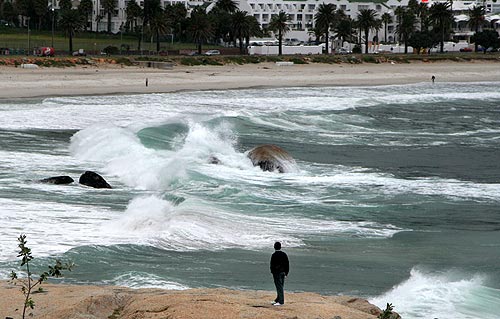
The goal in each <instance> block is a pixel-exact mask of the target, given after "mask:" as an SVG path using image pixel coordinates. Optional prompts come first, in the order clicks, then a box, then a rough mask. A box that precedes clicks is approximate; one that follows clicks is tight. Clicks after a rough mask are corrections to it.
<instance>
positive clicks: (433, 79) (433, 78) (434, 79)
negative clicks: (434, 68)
mask: <svg viewBox="0 0 500 319" xmlns="http://www.w3.org/2000/svg"><path fill="white" fill-rule="evenodd" d="M431 80H432V83H434V81H436V77H435V76H434V75H433V76H432V77H431Z"/></svg>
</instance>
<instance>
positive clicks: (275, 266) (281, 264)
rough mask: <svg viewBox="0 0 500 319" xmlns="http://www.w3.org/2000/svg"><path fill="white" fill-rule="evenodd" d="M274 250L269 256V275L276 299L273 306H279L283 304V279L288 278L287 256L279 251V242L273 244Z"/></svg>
mask: <svg viewBox="0 0 500 319" xmlns="http://www.w3.org/2000/svg"><path fill="white" fill-rule="evenodd" d="M274 250H275V251H274V253H273V255H272V256H271V273H272V274H273V278H274V285H275V286H276V293H277V297H276V299H275V300H274V303H273V305H274V306H281V305H283V304H285V293H284V291H283V287H284V286H285V277H286V276H288V270H289V263H288V256H287V255H286V253H284V252H282V251H281V243H280V242H279V241H277V242H275V243H274Z"/></svg>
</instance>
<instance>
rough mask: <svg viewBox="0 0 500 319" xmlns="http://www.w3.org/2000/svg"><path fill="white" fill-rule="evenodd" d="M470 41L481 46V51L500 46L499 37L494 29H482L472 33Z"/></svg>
mask: <svg viewBox="0 0 500 319" xmlns="http://www.w3.org/2000/svg"><path fill="white" fill-rule="evenodd" d="M471 41H474V43H476V44H478V45H480V46H482V47H483V52H484V53H485V54H486V51H487V50H488V49H489V48H492V49H498V48H500V39H499V38H498V33H497V32H496V31H495V30H484V31H482V32H478V33H476V34H474V35H473V36H472V38H471Z"/></svg>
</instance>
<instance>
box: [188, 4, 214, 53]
mask: <svg viewBox="0 0 500 319" xmlns="http://www.w3.org/2000/svg"><path fill="white" fill-rule="evenodd" d="M188 33H189V34H190V36H191V38H192V39H193V41H195V42H196V44H197V48H198V54H201V47H202V44H203V42H206V41H208V39H210V38H211V37H212V36H213V27H212V22H211V21H210V19H209V17H208V15H207V13H206V12H205V9H204V8H202V7H196V8H195V9H194V10H193V12H191V17H190V18H189V22H188Z"/></svg>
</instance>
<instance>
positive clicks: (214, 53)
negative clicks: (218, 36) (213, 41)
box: [204, 50, 220, 55]
mask: <svg viewBox="0 0 500 319" xmlns="http://www.w3.org/2000/svg"><path fill="white" fill-rule="evenodd" d="M204 54H205V55H220V51H219V50H208V51H207V52H205V53H204Z"/></svg>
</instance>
